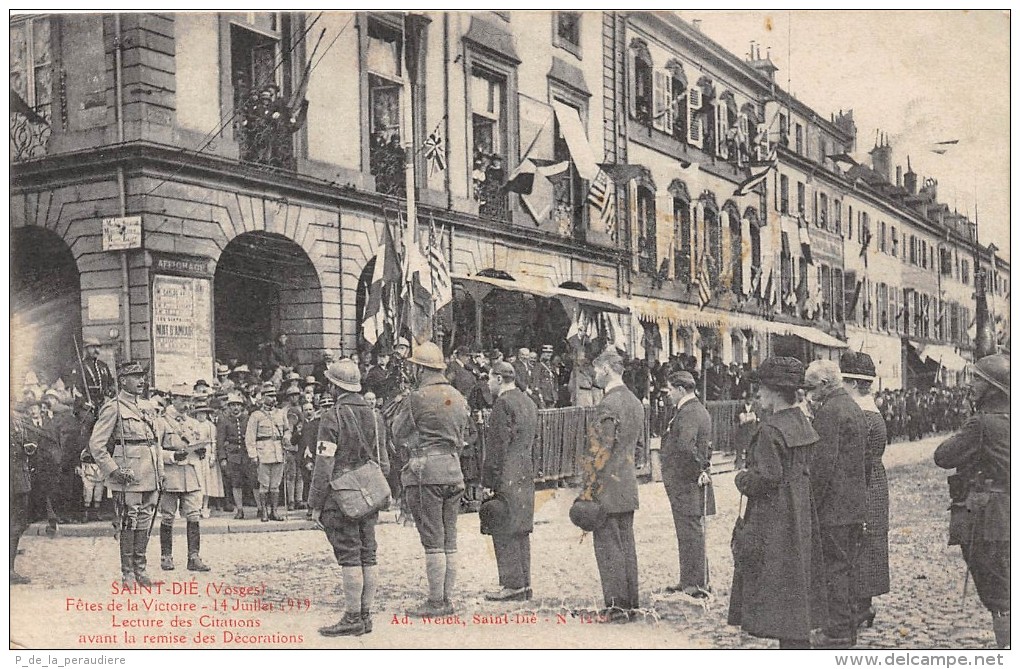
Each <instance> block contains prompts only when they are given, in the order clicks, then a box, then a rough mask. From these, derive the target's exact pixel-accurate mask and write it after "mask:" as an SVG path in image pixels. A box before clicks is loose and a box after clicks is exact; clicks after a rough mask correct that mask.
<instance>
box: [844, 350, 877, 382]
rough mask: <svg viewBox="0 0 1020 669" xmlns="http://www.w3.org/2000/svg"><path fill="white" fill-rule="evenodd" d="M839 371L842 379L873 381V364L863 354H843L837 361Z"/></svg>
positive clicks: (851, 352)
mask: <svg viewBox="0 0 1020 669" xmlns="http://www.w3.org/2000/svg"><path fill="white" fill-rule="evenodd" d="M839 371H840V373H841V374H842V375H843V378H844V379H860V380H861V381H874V380H875V362H874V361H873V360H872V359H871V356H870V355H868V354H867V353H864V352H854V351H847V352H846V353H844V354H843V356H842V357H841V358H840V359H839Z"/></svg>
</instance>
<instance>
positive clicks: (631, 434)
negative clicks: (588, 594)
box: [581, 348, 645, 623]
mask: <svg viewBox="0 0 1020 669" xmlns="http://www.w3.org/2000/svg"><path fill="white" fill-rule="evenodd" d="M592 366H593V369H594V374H595V385H596V386H597V387H599V388H601V389H602V390H603V392H604V395H603V397H602V401H601V402H599V404H598V407H597V409H596V413H595V417H594V420H593V424H592V426H591V427H590V428H589V430H588V453H586V454H584V455H585V456H586V457H585V459H584V462H583V463H582V468H581V469H582V475H583V479H584V489H585V490H590V491H591V495H592V499H594V500H595V501H597V502H598V503H599V505H600V506H601V507H602V510H603V511H604V512H605V513H606V520H605V522H604V523H603V524H602V526H601V527H599V528H597V529H595V530H594V532H593V535H594V542H593V543H594V546H595V562H596V564H597V565H598V569H599V577H600V579H601V581H602V596H603V598H604V600H605V605H606V608H605V609H603V610H602V611H601V612H600V613H601V614H602V616H603V617H604V618H605V619H606V620H607V621H608V622H614V623H626V622H629V621H630V620H632V616H633V615H634V610H635V609H637V608H638V565H637V549H636V547H635V545H634V512H635V511H636V510H637V508H638V488H637V475H636V474H635V472H634V451H635V450H636V449H637V444H638V441H640V439H641V437H642V434H643V433H644V425H645V410H644V407H643V406H642V405H641V401H640V400H638V398H637V397H635V396H634V393H632V392H631V391H630V390H629V389H628V388H627V386H625V385H624V383H623V369H624V367H623V359H622V358H621V357H620V355H619V354H618V353H616V350H615V349H613V348H607V349H606V350H605V351H604V352H603V353H602V354H601V355H599V356H598V357H597V358H595V360H594V361H593V362H592Z"/></svg>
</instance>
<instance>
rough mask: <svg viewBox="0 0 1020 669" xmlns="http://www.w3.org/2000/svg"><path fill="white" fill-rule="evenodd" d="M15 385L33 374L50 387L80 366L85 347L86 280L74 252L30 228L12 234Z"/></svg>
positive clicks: (41, 230)
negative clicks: (83, 302)
mask: <svg viewBox="0 0 1020 669" xmlns="http://www.w3.org/2000/svg"><path fill="white" fill-rule="evenodd" d="M10 309H11V380H12V382H13V383H14V384H16V385H15V387H16V388H20V387H21V384H22V383H23V382H24V381H25V376H26V374H27V373H28V372H29V371H32V372H34V373H35V375H36V377H37V378H38V380H39V382H40V383H44V384H49V383H52V382H53V381H55V380H56V379H57V378H59V377H61V376H64V377H65V383H66V382H68V379H67V378H66V377H67V374H68V373H69V372H70V371H71V370H72V369H73V368H74V367H73V366H74V365H75V364H77V363H76V359H77V358H76V356H75V348H74V341H75V340H76V339H77V340H78V344H79V346H80V345H81V341H80V338H81V279H80V275H79V273H78V265H77V264H76V263H75V260H74V254H72V253H71V249H70V247H68V245H67V244H66V243H65V242H64V240H63V239H61V238H60V237H59V236H58V235H57V234H56V233H54V232H52V231H50V230H47V229H45V228H40V227H35V226H26V227H22V228H16V229H15V230H14V231H13V232H12V233H11V306H10Z"/></svg>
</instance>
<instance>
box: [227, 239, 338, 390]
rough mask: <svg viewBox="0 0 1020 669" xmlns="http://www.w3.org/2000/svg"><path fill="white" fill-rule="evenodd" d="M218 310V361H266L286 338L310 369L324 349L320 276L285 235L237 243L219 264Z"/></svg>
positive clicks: (300, 359) (300, 250)
mask: <svg viewBox="0 0 1020 669" xmlns="http://www.w3.org/2000/svg"><path fill="white" fill-rule="evenodd" d="M213 304H214V319H215V320H214V323H215V330H216V335H215V341H216V358H217V359H218V360H223V361H228V360H232V359H236V360H237V361H239V362H243V363H248V364H250V363H252V362H255V361H256V360H261V359H264V356H265V353H267V352H268V351H267V346H268V345H269V344H270V343H271V342H273V341H274V340H275V339H276V337H277V336H279V335H280V334H286V335H287V336H288V339H289V342H288V345H289V346H292V347H293V348H294V350H295V351H296V352H297V354H298V359H299V361H300V362H301V363H302V364H303V365H305V366H308V365H310V364H311V363H312V362H313V360H314V357H315V352H316V351H318V350H321V349H322V346H323V343H322V342H323V338H322V335H323V319H322V287H321V284H320V283H319V276H318V273H317V272H316V271H315V266H314V265H313V264H312V261H311V259H309V257H308V255H307V254H306V253H305V251H304V249H302V248H301V247H300V246H298V245H297V244H296V243H295V242H293V241H292V240H290V239H288V238H287V237H284V236H283V235H278V234H274V233H270V232H261V231H258V232H246V233H244V234H242V235H238V236H237V237H235V238H234V239H232V240H231V241H230V243H229V244H227V246H226V248H225V249H223V253H222V254H221V255H220V258H219V262H218V263H217V264H216V275H215V277H214V279H213ZM305 371H307V370H305Z"/></svg>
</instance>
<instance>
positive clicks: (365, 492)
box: [329, 407, 390, 520]
mask: <svg viewBox="0 0 1020 669" xmlns="http://www.w3.org/2000/svg"><path fill="white" fill-rule="evenodd" d="M345 408H346V409H347V411H348V412H350V414H351V418H352V419H353V422H352V425H354V429H355V430H357V432H358V438H359V439H360V441H361V446H362V451H363V452H364V453H365V454H366V456H368V454H369V451H368V444H367V443H366V440H365V435H364V433H363V432H362V431H361V428H360V427H358V420H357V417H356V416H355V415H354V412H353V411H351V409H350V407H345ZM336 412H337V424H338V425H339V424H340V407H337V409H336ZM372 418H373V420H378V418H377V417H376V416H375V412H373V413H372ZM375 449H376V460H378V459H379V458H380V451H381V446H380V445H379V425H378V423H376V430H375ZM366 460H367V461H366V462H365V463H364V464H362V465H359V466H357V467H355V468H354V469H350V470H348V471H346V472H344V473H343V474H341V475H340V476H338V477H337V478H335V479H333V480H332V481H330V482H329V487H330V488H331V489H332V491H333V493H332V496H333V499H334V501H336V503H337V506H339V507H340V511H341V513H343V514H344V515H345V516H347V517H348V518H352V519H354V520H360V519H361V518H364V517H365V516H368V515H370V514H372V513H375V512H376V511H379V510H381V509H383V508H385V507H386V505H387V504H388V503H389V499H390V485H389V483H387V482H386V476H385V475H384V474H383V471H382V467H380V466H379V463H378V462H377V461H376V460H373V459H372V458H371V456H368V457H367V458H366Z"/></svg>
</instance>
